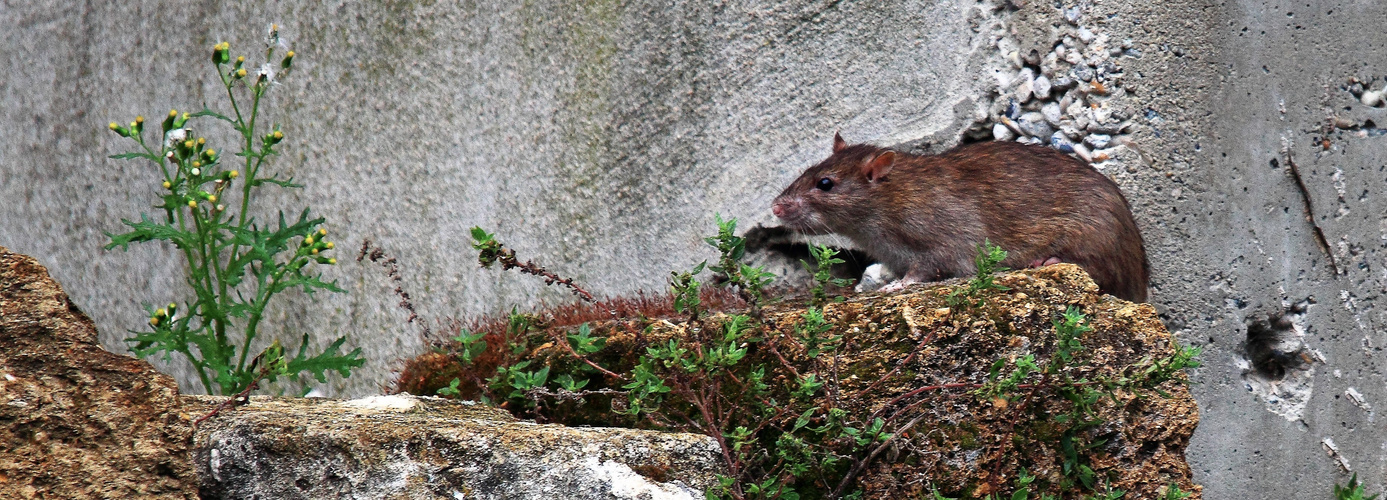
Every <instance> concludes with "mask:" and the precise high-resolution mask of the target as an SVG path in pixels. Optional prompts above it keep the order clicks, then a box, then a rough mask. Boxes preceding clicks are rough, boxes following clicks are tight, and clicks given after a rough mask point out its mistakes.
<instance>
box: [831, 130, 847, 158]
mask: <svg viewBox="0 0 1387 500" xmlns="http://www.w3.org/2000/svg"><path fill="white" fill-rule="evenodd" d="M847 147H848V141H845V140H843V136H841V135H838V132H834V133H833V152H834V153H837V152H839V151H842V150H844V149H847Z"/></svg>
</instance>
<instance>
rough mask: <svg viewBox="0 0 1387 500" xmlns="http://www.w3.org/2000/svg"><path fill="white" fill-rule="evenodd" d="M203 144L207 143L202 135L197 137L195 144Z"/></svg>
mask: <svg viewBox="0 0 1387 500" xmlns="http://www.w3.org/2000/svg"><path fill="white" fill-rule="evenodd" d="M203 144H207V139H206V138H204V137H198V138H197V145H199V146H201V145H203Z"/></svg>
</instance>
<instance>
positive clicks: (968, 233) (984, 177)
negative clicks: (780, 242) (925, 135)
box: [772, 134, 1150, 302]
mask: <svg viewBox="0 0 1387 500" xmlns="http://www.w3.org/2000/svg"><path fill="white" fill-rule="evenodd" d="M772 211H773V212H774V213H775V215H776V217H779V218H780V219H781V220H782V221H784V223H785V225H786V226H787V227H789V228H791V229H794V230H796V231H799V232H803V233H809V234H825V233H837V234H841V235H844V236H847V237H848V238H850V239H852V240H853V242H854V243H856V244H857V245H859V246H860V247H862V249H863V250H865V251H866V252H867V253H868V254H869V255H871V256H872V257H875V258H876V259H877V260H880V261H881V262H882V263H883V264H885V265H886V266H887V267H888V268H889V269H891V270H892V271H893V272H895V273H896V274H898V275H900V276H901V277H902V278H901V281H900V282H898V283H897V284H895V286H894V288H899V287H901V286H904V285H905V284H909V283H915V282H922V281H937V280H942V279H948V278H955V277H960V276H969V275H972V274H973V273H975V272H976V267H975V264H974V262H973V259H974V257H975V256H976V255H977V247H978V245H980V244H982V242H983V240H984V239H986V240H991V241H992V243H993V244H996V245H998V246H1000V247H1002V248H1003V249H1004V250H1006V251H1007V252H1008V253H1007V259H1006V260H1005V261H1003V263H1002V264H1003V265H1005V266H1008V267H1012V268H1019V267H1036V266H1040V265H1048V264H1053V263H1057V262H1069V263H1073V264H1077V265H1079V266H1080V267H1083V268H1084V270H1085V271H1088V273H1089V275H1090V276H1092V277H1093V280H1094V282H1096V283H1097V284H1098V288H1099V289H1100V290H1102V291H1103V292H1104V293H1110V294H1112V295H1115V296H1117V297H1118V298H1122V299H1126V300H1130V301H1135V302H1145V301H1146V283H1147V280H1148V279H1149V275H1150V270H1149V266H1148V264H1147V261H1146V250H1145V248H1143V247H1142V240H1141V233H1140V232H1139V231H1138V230H1137V224H1136V221H1135V220H1133V219H1132V212H1131V209H1130V207H1129V205H1128V204H1127V199H1126V198H1125V197H1123V196H1122V191H1120V190H1119V189H1118V187H1117V184H1115V183H1113V181H1112V180H1111V179H1108V178H1107V177H1106V176H1104V175H1103V174H1102V173H1100V172H1098V171H1097V170H1094V168H1093V167H1092V166H1089V165H1088V164H1086V163H1084V162H1083V161H1080V160H1078V159H1076V158H1074V157H1072V156H1069V155H1066V154H1064V153H1061V152H1059V151H1056V150H1054V149H1050V148H1047V147H1043V146H1028V145H1023V144H1019V143H1015V142H982V143H975V144H968V145H964V146H959V147H956V148H954V149H951V150H949V151H946V152H944V153H941V154H938V155H928V156H917V155H911V154H906V153H900V152H896V151H891V150H888V149H884V148H879V147H876V146H871V145H867V144H857V145H852V146H849V145H848V144H847V143H846V142H844V141H843V138H842V137H841V136H838V135H836V134H835V135H834V137H833V155H832V156H829V157H828V159H826V160H824V161H822V162H820V163H819V164H818V165H815V166H813V167H810V168H809V169H808V170H805V171H804V173H803V174H801V175H800V176H799V178H798V179H795V181H794V182H792V183H791V184H790V186H789V187H787V188H785V191H784V192H782V193H780V196H777V197H776V199H775V202H774V204H773V205H772Z"/></svg>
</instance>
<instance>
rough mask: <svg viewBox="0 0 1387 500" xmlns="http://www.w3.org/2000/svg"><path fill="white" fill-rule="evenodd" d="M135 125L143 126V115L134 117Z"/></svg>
mask: <svg viewBox="0 0 1387 500" xmlns="http://www.w3.org/2000/svg"><path fill="white" fill-rule="evenodd" d="M135 123H141V124H143V123H144V115H136V116H135Z"/></svg>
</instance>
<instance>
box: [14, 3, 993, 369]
mask: <svg viewBox="0 0 1387 500" xmlns="http://www.w3.org/2000/svg"><path fill="white" fill-rule="evenodd" d="M315 5H317V4H315ZM209 9H210V10H209ZM996 15H999V13H997V12H995V11H994V10H992V8H991V7H989V6H988V5H987V4H974V3H972V2H961V3H940V4H931V3H906V4H900V5H895V6H891V7H875V6H869V5H861V4H855V3H838V2H831V3H823V2H789V3H784V4H771V3H768V4H762V5H746V6H723V7H714V6H709V5H706V4H704V3H703V2H690V3H689V4H686V5H674V6H669V5H664V4H662V3H649V4H645V3H631V4H622V3H617V2H574V3H548V2H539V3H532V4H524V5H522V4H519V3H491V4H488V3H481V4H453V3H439V4H433V3H432V2H418V3H414V2H384V3H358V2H342V3H332V4H321V5H318V6H315V7H290V6H286V5H284V4H279V3H274V2H256V3H246V4H241V5H239V6H237V7H231V6H223V7H218V8H207V7H203V6H193V5H191V4H186V3H180V2H157V1H151V2H145V3H141V4H137V6H136V7H128V6H116V5H109V6H104V5H91V6H83V7H79V8H71V7H70V6H68V5H65V4H62V3H54V4H43V3H37V4H23V5H14V6H9V7H7V8H6V9H4V10H3V11H0V26H5V28H3V31H0V36H3V37H4V42H3V43H4V47H6V50H3V51H0V52H3V55H0V61H3V63H4V64H5V65H6V66H7V67H10V68H12V71H9V72H7V73H6V74H5V75H3V76H0V95H2V96H3V102H4V105H3V106H0V123H3V124H4V125H0V127H3V129H0V130H3V131H4V132H5V133H4V134H3V135H4V136H5V137H6V139H5V140H3V141H0V164H3V165H4V168H3V169H0V198H3V199H4V200H5V203H4V204H3V208H0V241H3V242H5V243H6V244H7V245H10V246H12V248H13V249H14V250H15V251H18V252H24V253H28V254H31V255H34V256H36V257H38V258H39V259H40V260H41V261H43V262H44V263H45V264H47V265H49V266H51V267H52V268H54V269H55V273H56V274H57V278H58V279H59V281H60V282H62V283H64V284H65V285H66V286H68V287H69V289H71V290H72V293H73V296H74V300H75V301H76V302H77V303H79V304H80V305H81V306H82V307H83V308H84V309H85V310H88V311H90V312H91V314H92V316H93V319H95V320H96V321H97V324H98V325H99V326H100V327H101V328H100V330H101V331H102V332H103V335H105V336H104V337H103V341H104V342H105V343H106V344H107V345H109V346H112V347H113V348H122V347H123V345H122V342H121V341H120V339H121V338H122V337H124V336H125V335H126V334H125V333H124V332H125V330H127V329H131V328H139V327H141V326H142V325H143V323H144V322H145V320H146V319H147V318H145V317H144V316H145V312H144V310H143V309H142V307H141V304H145V303H148V304H162V303H165V302H168V301H170V300H173V299H176V298H179V296H180V294H183V293H185V292H183V291H182V288H181V287H180V281H179V280H180V278H179V275H180V266H181V265H182V264H181V258H180V257H179V256H178V255H177V254H176V253H175V251H174V249H173V248H172V246H169V245H161V244H142V245H137V246H135V247H132V248H131V250H130V252H128V253H125V252H120V251H103V250H101V249H100V248H101V246H102V244H103V243H104V242H105V241H106V237H105V236H104V235H103V232H108V231H109V232H116V231H120V230H121V229H122V226H121V225H120V219H121V218H137V217H138V214H140V213H141V212H152V211H153V210H152V209H151V208H150V205H151V204H152V203H153V202H154V201H155V200H156V196H157V192H158V185H157V179H158V177H157V175H156V173H155V171H154V167H152V166H150V165H148V164H142V163H139V162H134V161H115V160H108V159H106V156H107V155H109V154H114V153H119V152H123V151H124V150H125V148H126V147H127V146H128V145H129V141H126V140H122V139H121V138H119V137H117V136H116V135H114V134H112V133H110V132H109V131H107V130H106V129H105V124H106V123H107V122H109V121H112V120H114V121H119V122H122V123H125V122H128V121H129V120H131V119H133V118H134V116H135V115H137V114H143V115H145V116H150V117H158V116H162V115H163V114H164V113H166V112H167V110H168V109H170V108H178V109H180V110H183V109H196V108H198V107H200V104H202V103H203V102H206V103H207V104H208V105H209V106H213V107H221V108H225V107H226V101H225V99H224V96H222V95H220V94H219V93H218V89H217V88H215V87H214V86H213V85H212V84H209V83H207V81H208V79H210V78H214V76H213V75H212V74H211V64H210V63H208V62H207V60H208V57H207V55H208V54H209V51H210V50H211V46H212V45H213V44H215V43H217V42H218V41H222V40H225V41H229V42H230V43H231V44H232V52H233V53H234V54H243V53H244V54H247V55H248V56H249V57H248V60H249V61H250V62H251V63H255V64H258V62H257V58H256V57H257V56H256V54H257V53H259V52H261V50H262V49H261V48H260V47H262V46H261V45H259V44H260V43H261V42H260V41H259V40H260V38H261V37H262V36H263V32H264V30H265V28H266V26H268V24H269V23H270V22H278V23H280V24H281V25H283V28H282V35H283V37H284V38H285V39H286V40H287V41H288V42H289V45H290V46H291V47H292V48H294V49H295V50H296V51H297V53H298V54H299V56H298V57H297V60H296V63H295V64H296V69H295V73H294V74H292V75H290V76H289V78H287V79H285V80H284V82H283V84H282V85H281V86H279V87H277V88H275V89H273V93H275V94H278V96H274V95H273V94H272V98H271V106H270V108H269V116H271V117H272V119H274V120H276V121H280V122H282V123H283V124H284V130H285V132H286V134H287V136H288V137H287V138H286V139H285V144H286V146H285V147H283V148H282V150H283V151H284V156H283V157H282V158H281V159H280V161H279V162H277V164H275V165H274V166H273V168H275V169H279V170H278V171H279V172H282V173H283V175H285V176H293V177H294V179H295V180H296V181H298V182H301V183H303V184H306V185H307V188H306V189H304V190H302V191H287V192H286V191H283V190H278V189H276V188H273V187H272V188H269V189H267V190H266V192H267V196H266V198H265V201H264V202H263V203H261V207H262V208H263V209H264V210H265V212H262V213H261V214H262V217H263V216H267V215H272V214H273V212H272V210H274V209H283V210H286V211H288V212H291V213H294V212H297V211H298V210H299V209H300V208H301V207H302V206H304V205H309V206H311V207H313V209H314V210H315V211H316V212H317V213H319V214H322V215H324V216H326V217H327V218H328V222H327V228H328V230H329V231H332V234H333V238H334V239H335V240H336V243H337V244H338V249H339V253H338V258H339V260H340V261H341V264H340V265H339V266H338V267H337V268H336V269H334V270H330V271H329V272H328V273H327V275H326V277H327V278H329V279H336V280H338V282H339V283H340V284H341V285H342V286H343V287H344V288H346V289H347V290H348V291H349V292H350V293H349V294H346V295H337V296H329V295H328V294H319V297H320V300H321V302H320V303H319V304H309V303H307V301H306V300H304V299H303V298H302V297H301V296H299V297H295V296H294V294H287V295H286V297H287V298H288V300H286V301H285V302H284V303H282V304H280V306H279V307H277V308H272V311H270V312H269V313H268V314H267V320H266V321H265V323H266V324H269V325H274V326H271V329H274V328H276V327H277V328H278V329H279V331H278V332H271V333H270V335H267V336H265V339H266V340H265V341H266V342H268V341H269V339H270V338H273V337H274V336H275V335H280V334H282V335H285V336H286V340H287V339H291V338H297V335H296V332H300V331H305V330H307V331H310V332H312V333H315V334H318V335H319V336H320V337H321V338H323V339H325V341H330V340H327V339H331V338H335V337H336V336H337V335H341V334H346V335H349V336H350V337H351V338H352V340H353V341H354V343H356V344H357V345H360V346H362V347H363V349H364V351H365V352H364V354H365V356H366V358H367V359H368V360H369V364H368V365H367V366H366V367H365V368H364V369H362V370H361V371H359V372H358V374H357V376H354V377H353V378H352V379H350V380H347V381H345V382H342V381H337V382H334V383H333V384H332V385H331V386H330V387H325V388H324V391H325V392H326V393H329V394H343V395H361V394H369V393H373V392H376V391H378V390H379V387H380V386H381V385H382V384H383V381H384V380H386V379H387V378H388V377H389V376H390V375H389V370H390V369H391V367H392V366H394V365H395V364H396V362H397V360H399V359H401V358H404V357H406V356H412V355H416V354H418V353H419V352H421V351H422V350H423V349H424V345H423V343H422V342H421V340H420V339H419V338H418V334H417V330H416V329H415V328H414V327H412V326H410V325H406V324H405V323H404V318H405V317H406V315H405V313H404V312H403V311H401V310H399V309H397V308H396V307H395V304H396V302H398V299H396V298H395V297H394V295H392V293H391V290H392V289H393V288H394V287H393V285H391V284H390V283H389V282H388V280H387V278H386V276H385V272H384V271H383V270H381V269H380V268H379V267H375V266H371V265H360V264H356V263H355V262H354V261H353V259H352V257H354V253H353V252H354V249H355V248H358V247H359V246H360V244H361V242H362V240H363V239H367V238H369V239H371V240H373V241H374V242H376V243H377V244H378V245H380V246H381V247H383V248H384V249H385V250H386V251H387V252H389V253H390V254H392V255H394V256H396V257H398V258H399V260H400V262H401V272H402V274H403V278H404V282H403V284H404V287H405V289H406V290H407V291H408V292H410V293H411V294H412V295H413V296H414V297H415V298H416V302H417V305H418V307H419V309H420V311H421V312H422V313H423V314H424V315H425V316H427V317H430V318H435V319H441V318H442V317H444V316H449V315H457V316H468V315H473V314H479V313H485V312H496V311H502V310H506V309H509V307H510V306H511V305H517V304H518V305H520V306H522V307H524V306H530V305H534V304H537V303H538V302H539V301H541V300H547V301H551V302H554V301H566V300H569V297H568V296H567V295H565V294H563V293H562V292H558V291H551V290H545V289H544V286H543V284H542V283H541V282H539V281H537V280H534V279H532V278H530V277H526V276H520V275H518V274H511V275H503V274H501V273H500V271H499V270H490V271H481V270H477V269H476V264H475V255H473V254H472V253H471V251H470V247H469V246H468V244H469V242H470V241H471V240H470V238H469V237H468V235H467V232H466V229H467V228H470V227H471V226H473V225H481V226H483V227H486V228H489V229H490V230H492V231H495V232H496V233H497V234H498V237H500V238H501V239H502V241H504V242H505V243H507V244H508V245H510V246H512V247H513V248H515V249H516V250H517V251H518V252H519V253H520V255H521V257H522V258H533V259H536V260H538V261H539V262H541V263H543V264H546V265H549V266H551V267H552V268H553V269H555V270H556V271H559V272H562V273H564V274H567V275H569V276H573V277H575V278H576V279H578V280H579V281H580V282H582V283H586V284H588V285H590V287H591V288H592V290H593V291H594V292H596V293H598V294H600V295H601V294H615V293H622V292H630V291H633V290H636V289H647V290H662V289H663V288H664V286H665V284H664V280H665V278H666V277H667V276H668V274H667V273H668V271H669V270H672V269H677V268H686V267H689V266H692V265H693V264H695V263H697V262H699V261H701V260H703V259H706V258H709V257H711V256H712V255H711V254H710V251H709V250H708V249H707V247H706V246H705V245H704V244H703V242H702V239H701V238H702V236H705V235H706V234H707V233H709V232H710V231H713V230H715V227H714V225H713V215H714V213H716V212H721V213H723V214H725V215H729V216H735V217H740V218H742V219H743V220H744V221H746V222H745V223H744V227H745V226H749V225H751V223H753V222H757V221H761V222H769V221H770V220H771V218H772V217H771V215H770V213H769V209H768V208H767V207H768V206H769V203H770V200H771V199H772V198H773V197H774V196H775V193H776V192H778V191H779V189H780V188H781V184H783V183H786V182H788V181H789V180H790V179H792V178H793V177H794V176H795V175H796V174H797V173H798V170H800V169H802V168H803V166H804V165H806V164H808V163H809V162H811V161H813V160H816V159H817V158H818V157H819V156H821V155H823V154H826V152H827V151H828V148H829V146H830V144H831V138H832V134H833V132H834V131H835V130H836V129H840V128H841V129H842V130H843V133H844V134H846V135H847V136H849V137H854V138H859V139H862V140H866V139H869V138H870V139H873V140H877V141H884V142H889V143H904V142H909V141H911V140H918V139H921V138H932V137H934V136H935V135H936V134H939V135H940V136H941V137H942V138H943V139H941V140H951V139H952V136H953V135H954V134H955V133H956V130H957V129H958V128H960V126H961V124H966V123H968V122H971V121H972V120H974V117H975V115H978V114H980V112H981V110H980V109H977V108H978V105H976V104H974V103H973V97H972V96H975V95H977V94H980V93H981V92H982V91H981V89H982V88H983V85H984V84H985V83H986V82H987V78H989V77H987V76H986V75H985V72H984V71H983V70H982V65H983V62H984V55H986V54H989V53H990V52H989V51H987V50H984V47H985V46H986V45H987V43H988V41H989V38H988V33H990V31H991V29H992V28H989V26H990V24H989V23H990V21H989V20H990V19H992V18H993V17H994V16H996ZM194 19H195V20H196V21H190V20H194ZM974 26H977V27H978V30H977V31H974V29H973V27H974ZM201 127H202V128H201V129H200V130H205V131H207V132H206V133H207V134H208V135H207V137H208V138H209V140H210V141H212V142H213V143H216V144H218V145H221V149H222V150H223V152H229V151H232V149H231V148H229V147H228V145H227V141H226V140H225V139H226V136H227V135H228V132H229V131H227V130H226V129H223V128H216V127H215V125H214V124H213V123H212V122H210V121H208V122H204V124H203V125H201ZM287 341H288V342H289V343H290V344H291V345H293V344H297V341H293V340H287ZM164 366H168V365H164ZM169 368H170V369H171V370H173V371H174V372H175V373H179V374H181V375H180V379H181V380H183V381H184V382H185V383H188V384H196V382H193V381H192V379H193V377H189V376H187V373H186V371H187V369H186V368H184V367H183V366H182V365H180V364H179V363H177V362H174V363H172V366H169ZM198 390H199V389H198V387H197V386H196V385H191V387H190V392H197V391H198Z"/></svg>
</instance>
